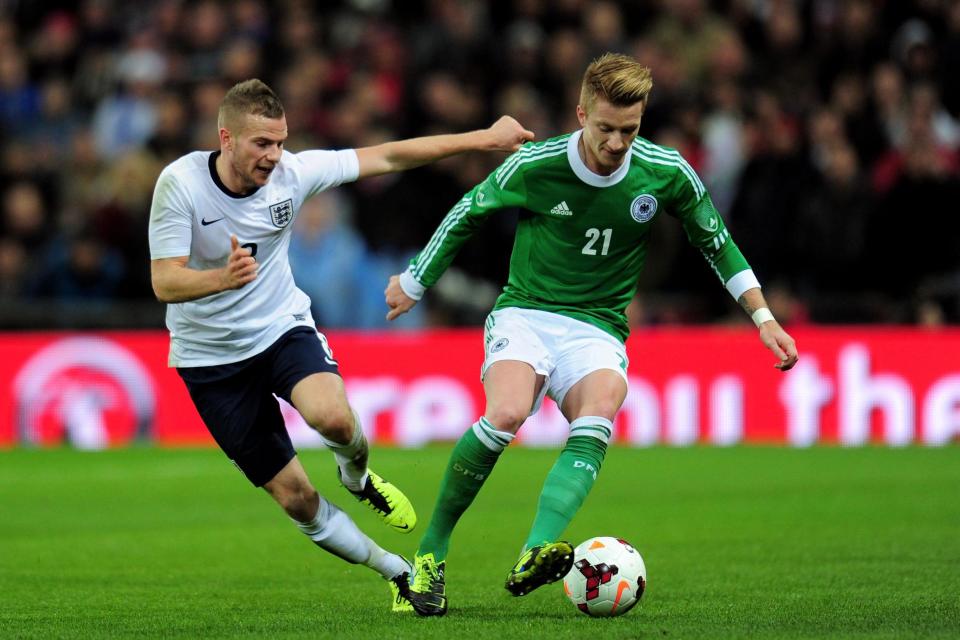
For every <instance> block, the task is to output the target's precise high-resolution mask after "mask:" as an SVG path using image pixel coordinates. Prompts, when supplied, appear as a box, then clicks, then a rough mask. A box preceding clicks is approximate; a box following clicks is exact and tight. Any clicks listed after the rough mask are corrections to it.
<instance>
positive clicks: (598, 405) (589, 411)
mask: <svg viewBox="0 0 960 640" xmlns="http://www.w3.org/2000/svg"><path fill="white" fill-rule="evenodd" d="M619 410H620V403H619V402H617V400H615V399H613V398H598V399H596V400H593V401H591V402H589V403H587V404H585V405H584V406H583V407H582V408H581V410H580V411H578V412H577V413H578V414H579V415H581V416H600V417H601V418H606V419H607V420H613V419H614V417H615V416H616V415H617V411H619Z"/></svg>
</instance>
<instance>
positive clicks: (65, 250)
mask: <svg viewBox="0 0 960 640" xmlns="http://www.w3.org/2000/svg"><path fill="white" fill-rule="evenodd" d="M122 279H123V260H122V258H121V257H120V255H119V254H118V253H117V252H116V251H114V250H112V249H110V248H109V247H106V246H104V244H103V243H102V242H101V241H100V240H99V239H98V238H97V237H96V236H95V235H94V234H92V233H90V232H86V231H83V232H80V233H77V234H75V235H72V236H61V237H59V238H57V239H56V240H55V241H54V242H53V243H52V244H51V245H50V247H49V248H48V249H47V252H46V255H45V256H44V257H43V260H42V261H41V263H40V264H39V266H38V271H37V275H36V277H35V278H34V279H33V282H32V283H31V285H30V287H29V294H30V296H31V297H35V298H40V299H57V300H63V301H70V302H83V303H90V302H91V301H92V302H94V303H95V302H109V301H110V300H112V299H114V298H115V297H116V296H117V295H118V294H119V288H120V283H121V281H122Z"/></svg>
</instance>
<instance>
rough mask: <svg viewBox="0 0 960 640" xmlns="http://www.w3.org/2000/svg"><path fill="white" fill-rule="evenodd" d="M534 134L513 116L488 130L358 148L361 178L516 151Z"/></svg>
mask: <svg viewBox="0 0 960 640" xmlns="http://www.w3.org/2000/svg"><path fill="white" fill-rule="evenodd" d="M528 140H533V133H532V132H531V131H527V130H526V129H524V128H523V127H522V126H521V125H520V123H519V122H517V121H516V120H514V119H513V118H511V117H510V116H503V117H501V118H500V119H499V120H497V121H496V122H495V123H494V124H493V125H492V126H490V127H489V128H487V129H478V130H477V131H469V132H467V133H452V134H443V135H437V136H424V137H421V138H410V139H407V140H398V141H396V142H385V143H383V144H378V145H375V146H372V147H363V148H360V149H357V160H358V162H359V165H360V173H359V175H358V177H359V178H365V177H367V176H377V175H381V174H384V173H393V172H395V171H404V170H406V169H413V168H414V167H419V166H421V165H424V164H428V163H430V162H435V161H437V160H441V159H443V158H446V157H449V156H452V155H456V154H458V153H463V152H464V151H516V150H517V149H519V148H520V145H522V144H523V143H524V142H527V141H528Z"/></svg>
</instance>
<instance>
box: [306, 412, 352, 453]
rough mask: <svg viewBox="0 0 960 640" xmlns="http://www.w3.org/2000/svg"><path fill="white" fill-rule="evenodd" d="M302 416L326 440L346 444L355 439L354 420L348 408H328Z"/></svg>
mask: <svg viewBox="0 0 960 640" xmlns="http://www.w3.org/2000/svg"><path fill="white" fill-rule="evenodd" d="M301 415H302V416H303V419H304V421H305V422H306V423H307V424H308V425H310V426H311V427H312V428H313V429H314V430H315V431H317V432H319V433H320V435H322V436H323V437H324V438H327V439H329V440H333V441H334V442H338V443H340V444H346V443H348V442H350V439H351V438H352V437H353V429H354V418H353V412H352V411H350V407H348V406H344V407H326V408H325V409H322V410H315V411H307V412H305V413H302V414H301Z"/></svg>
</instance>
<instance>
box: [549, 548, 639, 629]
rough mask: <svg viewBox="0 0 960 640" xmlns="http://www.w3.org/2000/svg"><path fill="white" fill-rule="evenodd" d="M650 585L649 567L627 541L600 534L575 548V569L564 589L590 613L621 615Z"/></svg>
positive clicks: (601, 615)
mask: <svg viewBox="0 0 960 640" xmlns="http://www.w3.org/2000/svg"><path fill="white" fill-rule="evenodd" d="M646 588H647V568H646V566H644V564H643V558H641V557H640V553H639V552H638V551H637V550H636V549H634V548H633V546H632V545H631V544H630V543H629V542H627V541H626V540H622V539H620V538H611V537H608V536H600V537H597V538H590V539H589V540H587V541H585V542H583V543H581V544H580V545H579V546H578V547H577V548H576V549H574V551H573V568H571V569H570V573H568V574H567V575H566V577H565V578H564V579H563V592H564V593H566V594H567V597H568V598H570V601H571V602H573V604H575V605H576V606H577V609H579V610H580V611H583V612H584V613H585V614H587V615H588V616H596V617H609V616H620V615H623V614H625V613H626V612H627V611H630V609H632V608H633V607H634V606H635V605H636V604H637V603H638V602H640V597H641V596H643V591H644V589H646Z"/></svg>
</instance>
